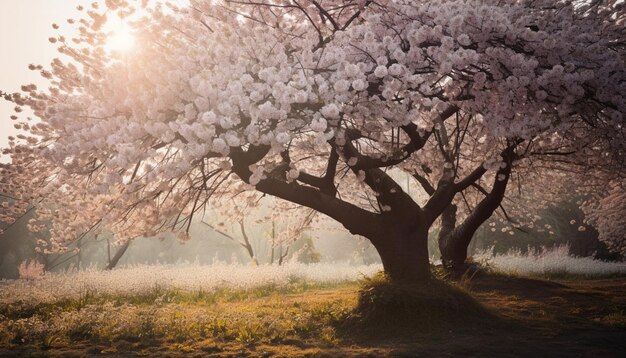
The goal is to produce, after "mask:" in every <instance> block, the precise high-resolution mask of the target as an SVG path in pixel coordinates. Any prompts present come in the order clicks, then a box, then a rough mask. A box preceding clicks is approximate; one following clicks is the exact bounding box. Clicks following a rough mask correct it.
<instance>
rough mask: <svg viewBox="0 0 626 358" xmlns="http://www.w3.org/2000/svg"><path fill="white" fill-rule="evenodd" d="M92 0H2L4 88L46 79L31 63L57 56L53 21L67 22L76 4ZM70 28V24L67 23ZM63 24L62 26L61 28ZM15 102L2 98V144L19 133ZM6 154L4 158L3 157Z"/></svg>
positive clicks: (0, 83)
mask: <svg viewBox="0 0 626 358" xmlns="http://www.w3.org/2000/svg"><path fill="white" fill-rule="evenodd" d="M81 3H82V4H86V3H89V1H88V0H0V48H1V49H2V54H1V55H0V89H1V90H3V91H6V92H15V91H18V90H19V88H20V86H21V85H22V84H27V83H35V84H37V85H41V84H42V83H45V82H43V81H42V79H41V77H39V75H38V74H37V73H36V72H33V71H30V70H29V69H28V68H27V67H28V64H29V63H36V64H42V65H44V67H49V66H48V65H49V64H50V61H51V60H52V58H54V57H55V56H57V54H58V52H57V51H56V47H55V45H53V44H51V43H49V42H48V37H50V36H53V35H54V34H56V31H57V30H53V29H52V23H53V22H56V23H58V24H60V25H64V24H67V23H66V22H65V20H66V19H67V18H68V17H71V16H75V15H76V14H77V13H78V12H77V11H76V5H78V4H81ZM65 28H66V29H67V27H65ZM62 29H63V27H61V30H62ZM13 107H14V106H12V105H11V103H9V102H6V101H4V100H1V101H0V147H5V146H6V145H7V139H6V137H7V136H8V135H10V134H12V133H15V130H14V129H13V121H11V120H10V118H9V117H10V116H11V115H12V114H13V113H14V112H13ZM2 159H5V158H0V161H1V160H2Z"/></svg>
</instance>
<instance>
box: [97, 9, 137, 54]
mask: <svg viewBox="0 0 626 358" xmlns="http://www.w3.org/2000/svg"><path fill="white" fill-rule="evenodd" d="M104 30H105V31H106V32H108V34H109V35H108V38H107V42H106V45H105V49H106V50H107V51H109V52H125V51H128V50H130V49H131V48H132V47H133V45H134V44H135V37H134V36H133V29H132V28H131V27H130V26H129V25H128V24H127V23H126V22H125V21H123V20H122V19H120V18H119V17H117V16H111V17H109V18H108V20H107V22H106V24H105V25H104Z"/></svg>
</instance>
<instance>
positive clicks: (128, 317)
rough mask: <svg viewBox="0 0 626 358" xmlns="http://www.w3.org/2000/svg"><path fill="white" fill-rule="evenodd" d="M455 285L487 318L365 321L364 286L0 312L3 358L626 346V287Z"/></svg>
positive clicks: (552, 352)
mask: <svg viewBox="0 0 626 358" xmlns="http://www.w3.org/2000/svg"><path fill="white" fill-rule="evenodd" d="M454 285H456V286H458V287H460V288H461V289H462V290H465V291H466V292H468V293H469V294H470V295H471V296H473V297H474V298H475V299H476V300H477V301H478V302H479V303H480V304H482V305H483V306H484V307H485V308H486V310H485V312H484V313H481V315H482V316H476V315H474V316H472V318H471V319H467V320H466V319H464V318H463V317H462V316H463V315H462V314H459V317H458V319H452V320H451V321H450V322H428V321H424V322H418V323H417V324H415V325H412V326H411V327H399V326H397V325H394V324H393V322H386V323H381V324H378V323H377V322H375V321H368V322H360V323H359V321H358V319H356V318H355V317H354V313H353V312H354V308H355V306H356V305H357V300H358V297H359V296H358V294H359V288H360V286H359V285H358V284H356V283H354V284H343V285H340V286H336V287H332V288H328V287H319V286H313V287H311V286H306V287H304V286H302V285H299V286H298V288H297V289H290V290H284V289H282V290H272V289H255V290H248V291H242V292H238V291H232V290H223V291H219V292H214V293H210V294H209V293H196V294H187V293H183V292H157V293H155V294H154V295H151V296H143V297H83V298H81V300H79V301H66V302H59V303H55V304H47V305H45V304H41V305H35V306H33V305H30V306H29V305H27V304H25V305H23V306H19V305H17V306H12V307H0V356H9V357H23V356H64V357H70V356H197V357H207V356H216V357H218V356H219V357H224V356H233V357H235V356H237V357H239V356H298V357H299V356H328V357H336V356H372V357H376V356H390V355H391V356H412V357H413V356H425V357H468V356H470V357H471V356H475V357H509V356H510V357H520V356H524V357H527V356H537V357H541V356H549V357H560V356H563V357H571V356H581V357H619V356H623V352H624V350H625V349H626V314H625V312H626V278H614V279H605V280H593V281H590V280H589V281H581V280H573V281H545V280H540V279H530V278H523V277H510V276H502V275H484V276H482V277H477V278H474V279H472V280H471V281H468V280H463V281H461V282H456V283H454ZM292 288H293V287H292Z"/></svg>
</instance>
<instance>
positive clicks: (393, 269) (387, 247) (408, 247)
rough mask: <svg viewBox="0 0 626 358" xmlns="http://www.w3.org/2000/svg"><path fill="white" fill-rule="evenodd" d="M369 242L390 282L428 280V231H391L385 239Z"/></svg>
mask: <svg viewBox="0 0 626 358" xmlns="http://www.w3.org/2000/svg"><path fill="white" fill-rule="evenodd" d="M390 229H391V227H390ZM371 241H372V243H373V244H374V247H375V248H376V250H377V251H378V254H379V255H380V258H381V260H382V262H383V268H384V270H385V273H386V274H387V275H388V276H389V278H390V279H391V280H392V281H401V282H407V281H408V282H424V281H426V280H428V279H430V277H431V276H430V263H429V260H428V230H424V229H420V230H415V231H413V232H393V231H392V229H391V230H390V232H389V235H388V236H387V237H383V238H376V239H374V240H371Z"/></svg>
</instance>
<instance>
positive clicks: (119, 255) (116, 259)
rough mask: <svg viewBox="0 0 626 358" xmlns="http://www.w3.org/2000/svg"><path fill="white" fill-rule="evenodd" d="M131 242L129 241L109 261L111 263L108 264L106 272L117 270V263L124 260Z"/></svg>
mask: <svg viewBox="0 0 626 358" xmlns="http://www.w3.org/2000/svg"><path fill="white" fill-rule="evenodd" d="M130 241H131V240H127V241H126V242H125V243H124V244H123V245H122V247H120V248H119V250H117V252H116V253H115V255H114V256H113V257H112V258H111V260H110V261H109V263H108V264H107V267H106V268H105V270H113V268H115V266H116V265H117V263H118V262H119V261H120V259H121V258H122V256H124V253H125V252H126V250H128V246H130Z"/></svg>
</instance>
